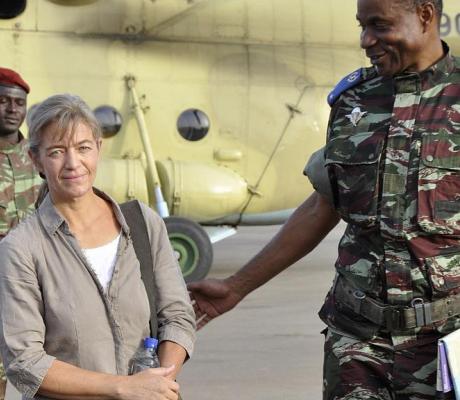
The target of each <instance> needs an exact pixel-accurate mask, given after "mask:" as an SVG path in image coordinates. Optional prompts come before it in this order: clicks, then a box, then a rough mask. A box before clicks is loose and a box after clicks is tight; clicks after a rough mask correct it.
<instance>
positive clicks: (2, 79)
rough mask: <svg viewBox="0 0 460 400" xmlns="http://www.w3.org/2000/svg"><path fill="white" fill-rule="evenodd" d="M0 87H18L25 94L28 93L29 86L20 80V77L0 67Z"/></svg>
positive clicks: (14, 72) (10, 70)
mask: <svg viewBox="0 0 460 400" xmlns="http://www.w3.org/2000/svg"><path fill="white" fill-rule="evenodd" d="M0 85H7V86H19V87H20V88H22V89H24V90H25V92H26V93H29V92H30V87H29V85H28V84H27V82H26V81H25V80H24V79H22V77H21V75H19V74H18V73H17V72H16V71H13V70H12V69H8V68H2V67H0Z"/></svg>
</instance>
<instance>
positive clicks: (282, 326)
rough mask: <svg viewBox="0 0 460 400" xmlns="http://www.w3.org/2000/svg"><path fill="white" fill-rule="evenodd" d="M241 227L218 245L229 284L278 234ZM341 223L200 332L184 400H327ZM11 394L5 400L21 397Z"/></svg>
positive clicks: (217, 257) (217, 263)
mask: <svg viewBox="0 0 460 400" xmlns="http://www.w3.org/2000/svg"><path fill="white" fill-rule="evenodd" d="M279 228H280V227H279V226H270V227H251V228H248V227H242V228H239V229H238V233H237V234H236V235H234V236H232V237H230V238H228V239H225V240H223V241H221V242H219V243H217V244H216V245H215V246H214V263H213V269H212V271H211V272H210V274H209V277H217V278H221V277H226V276H228V275H229V274H231V273H232V272H234V271H236V270H237V269H239V268H240V266H242V265H243V264H244V263H245V262H246V261H247V260H249V259H250V258H251V257H252V256H253V255H254V254H256V252H257V251H258V250H259V249H261V248H262V247H263V246H264V245H265V244H266V243H267V242H268V241H269V240H270V238H271V237H272V236H273V235H274V234H275V233H276V231H277V230H278V229H279ZM343 229H344V225H342V224H339V225H338V226H337V227H336V228H335V229H334V230H333V231H332V232H331V233H330V234H329V235H328V236H327V237H326V238H325V240H323V242H322V243H321V244H320V245H319V246H318V247H317V248H316V249H315V250H314V251H313V252H312V253H311V254H309V255H308V256H306V257H305V258H303V259H302V260H300V261H299V262H297V263H296V264H294V265H293V266H291V267H290V268H288V269H287V270H286V271H284V272H283V273H281V274H280V275H278V276H277V277H275V278H274V279H272V280H271V281H270V282H268V283H267V284H266V285H264V286H263V287H261V288H259V289H257V290H256V291H255V292H253V293H251V294H250V295H249V296H248V297H247V298H246V299H244V301H243V302H241V303H240V305H239V306H238V307H236V308H235V309H234V310H232V311H230V312H229V313H227V314H225V315H223V316H221V317H219V318H218V319H216V320H214V321H212V322H211V323H209V324H208V325H207V326H205V327H204V328H203V329H202V330H200V331H199V332H198V339H197V343H196V348H195V353H194V354H193V357H192V358H191V360H189V361H188V362H187V363H186V364H185V365H184V368H183V370H182V373H181V375H180V377H179V379H178V381H179V384H180V385H181V394H182V397H183V399H184V400H301V399H302V400H315V399H321V386H322V363H323V358H322V357H323V343H324V338H323V335H322V334H321V333H320V332H321V331H322V330H323V329H324V327H325V326H324V324H323V323H322V322H321V320H320V319H319V318H318V316H317V312H318V311H319V309H320V307H321V304H322V302H323V300H324V297H325V295H326V293H327V291H328V289H329V287H330V286H331V283H332V278H333V275H334V267H333V266H334V261H335V258H336V255H337V244H338V240H339V239H340V236H341V233H342V232H343ZM12 389H13V388H12V387H11V385H9V386H8V388H7V394H6V400H18V399H20V396H19V394H18V393H17V392H16V391H14V390H12Z"/></svg>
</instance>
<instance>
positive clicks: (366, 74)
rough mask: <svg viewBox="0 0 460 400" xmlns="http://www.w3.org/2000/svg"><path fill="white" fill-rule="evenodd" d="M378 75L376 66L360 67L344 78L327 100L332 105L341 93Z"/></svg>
mask: <svg viewBox="0 0 460 400" xmlns="http://www.w3.org/2000/svg"><path fill="white" fill-rule="evenodd" d="M375 75H376V72H375V69H374V68H359V69H357V70H356V71H353V72H352V73H351V74H348V75H347V76H346V77H345V78H343V79H342V80H341V81H340V82H339V83H338V84H337V85H336V86H335V88H334V89H333V90H332V92H331V93H329V95H328V96H327V102H328V104H329V105H330V106H331V107H332V106H333V104H334V103H335V102H336V100H337V99H338V98H339V97H340V95H341V94H342V93H343V92H345V91H346V90H348V89H351V88H353V87H355V86H356V85H358V84H360V83H362V82H364V81H367V80H368V79H370V78H373V77H374V76H375Z"/></svg>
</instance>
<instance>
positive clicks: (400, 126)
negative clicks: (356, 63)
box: [320, 54, 460, 346]
mask: <svg viewBox="0 0 460 400" xmlns="http://www.w3.org/2000/svg"><path fill="white" fill-rule="evenodd" d="M363 72H364V76H363V78H362V81H361V82H360V84H358V85H356V86H354V87H352V88H350V89H348V90H345V91H344V92H343V93H342V94H341V95H340V97H339V98H338V100H337V101H336V102H335V104H334V106H333V108H332V111H331V117H330V121H329V127H328V141H327V145H326V149H325V164H326V166H327V168H328V171H329V177H330V181H331V185H332V189H333V195H334V204H335V207H336V209H337V210H338V212H339V213H340V215H341V217H342V218H343V219H344V220H345V221H346V222H347V223H348V226H347V229H346V231H345V233H344V236H343V237H342V239H341V241H340V244H339V255H338V259H337V262H336V270H337V274H338V275H337V276H338V279H345V280H346V281H347V282H349V283H350V284H351V285H352V286H354V287H356V288H359V289H360V290H361V291H363V292H364V293H365V294H366V295H367V296H370V297H372V298H375V299H378V300H380V301H381V302H383V303H386V304H390V305H395V306H403V307H404V306H410V303H411V301H412V299H414V298H422V299H423V300H424V301H427V302H430V301H433V300H436V299H439V298H443V297H446V296H448V295H451V294H457V293H460V101H459V99H460V60H458V59H456V58H454V57H452V56H450V55H448V54H447V55H446V56H445V57H444V58H443V59H442V60H440V61H439V62H438V63H436V64H435V65H433V66H432V67H430V68H429V69H427V70H425V71H423V72H421V73H403V74H400V75H397V76H395V77H393V78H384V77H380V76H378V75H377V74H376V73H375V72H374V70H373V69H371V68H369V69H365V70H364V71H363ZM320 316H321V317H322V318H323V320H324V321H325V322H326V323H328V324H329V325H330V326H332V327H336V328H338V329H339V330H341V331H342V332H351V333H353V334H355V335H357V336H361V337H362V336H364V337H367V336H368V334H369V331H370V332H373V333H376V330H375V329H374V330H373V329H372V327H371V328H370V327H369V325H370V322H369V321H367V320H365V319H363V318H362V317H361V316H359V315H357V314H353V313H350V314H348V315H346V314H345V313H343V311H340V310H338V307H337V305H336V304H335V302H334V300H333V296H331V295H329V296H328V298H327V299H326V302H325V305H324V306H323V308H322V310H321V312H320ZM374 328H376V327H374ZM455 328H460V318H459V317H451V318H449V319H446V320H444V321H441V322H438V323H436V324H435V326H431V327H427V328H414V329H410V330H405V331H400V332H391V337H392V340H393V343H394V344H395V345H396V346H398V345H401V346H405V345H408V344H410V343H415V341H416V340H417V339H418V338H420V336H421V335H422V334H424V333H426V331H430V329H431V331H434V332H436V331H438V332H442V333H448V332H450V331H451V330H453V329H455Z"/></svg>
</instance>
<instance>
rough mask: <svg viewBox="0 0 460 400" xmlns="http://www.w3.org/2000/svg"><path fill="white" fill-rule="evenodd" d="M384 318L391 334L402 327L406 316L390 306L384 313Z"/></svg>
mask: <svg viewBox="0 0 460 400" xmlns="http://www.w3.org/2000/svg"><path fill="white" fill-rule="evenodd" d="M384 316H385V325H386V327H387V329H388V330H389V331H390V332H391V331H393V330H399V329H400V328H401V327H402V325H403V318H404V315H403V313H402V311H401V310H400V309H398V308H396V307H391V306H390V307H388V308H387V309H386V310H385V311H384Z"/></svg>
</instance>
